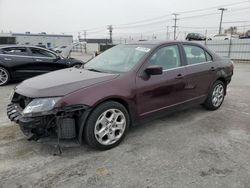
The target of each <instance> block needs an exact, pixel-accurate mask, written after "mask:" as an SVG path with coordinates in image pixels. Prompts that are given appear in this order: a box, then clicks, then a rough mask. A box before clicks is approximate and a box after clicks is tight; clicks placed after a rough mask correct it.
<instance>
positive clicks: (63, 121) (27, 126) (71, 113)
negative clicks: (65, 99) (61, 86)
mask: <svg viewBox="0 0 250 188" xmlns="http://www.w3.org/2000/svg"><path fill="white" fill-rule="evenodd" d="M87 108H88V107H87V106H84V105H74V106H67V107H63V108H60V109H55V110H54V111H53V113H50V114H47V115H42V116H35V117H25V116H24V115H23V114H22V111H23V109H22V108H21V107H20V105H19V104H18V103H11V104H9V105H8V107H7V116H8V118H9V119H10V120H11V121H13V122H15V123H17V124H18V125H19V126H20V129H21V130H22V132H23V133H24V135H26V136H27V138H28V140H38V139H40V138H42V137H48V136H52V135H57V137H60V138H61V139H73V138H76V136H77V132H78V131H79V125H78V119H79V117H80V116H81V115H82V113H84V111H85V110H86V109H87Z"/></svg>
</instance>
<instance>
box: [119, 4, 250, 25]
mask: <svg viewBox="0 0 250 188" xmlns="http://www.w3.org/2000/svg"><path fill="white" fill-rule="evenodd" d="M243 3H249V1H241V2H237V3H230V4H223V5H218V6H212V7H208V8H203V9H194V10H190V11H182V12H177V13H178V14H188V13H193V12H201V11H206V10H212V9H216V8H218V7H230V6H233V5H239V4H243ZM171 15H172V14H165V15H162V16H158V17H154V18H150V19H145V20H140V21H136V22H129V23H123V24H116V25H115V26H117V27H118V26H127V25H135V24H138V23H144V22H149V21H154V20H159V19H163V18H166V17H168V16H171Z"/></svg>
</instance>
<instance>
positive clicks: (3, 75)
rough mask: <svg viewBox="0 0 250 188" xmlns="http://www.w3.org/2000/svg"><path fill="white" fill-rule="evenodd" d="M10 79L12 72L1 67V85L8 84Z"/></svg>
mask: <svg viewBox="0 0 250 188" xmlns="http://www.w3.org/2000/svg"><path fill="white" fill-rule="evenodd" d="M9 81H10V73H9V71H7V70H6V69H5V68H3V67H0V86H3V85H6V84H7V83H8V82H9Z"/></svg>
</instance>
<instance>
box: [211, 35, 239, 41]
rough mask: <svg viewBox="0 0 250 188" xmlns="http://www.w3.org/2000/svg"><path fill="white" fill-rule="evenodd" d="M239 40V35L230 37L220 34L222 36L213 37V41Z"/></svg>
mask: <svg viewBox="0 0 250 188" xmlns="http://www.w3.org/2000/svg"><path fill="white" fill-rule="evenodd" d="M231 37H232V39H237V38H239V36H238V35H232V36H231V35H229V34H220V35H214V36H213V37H211V40H229V39H231Z"/></svg>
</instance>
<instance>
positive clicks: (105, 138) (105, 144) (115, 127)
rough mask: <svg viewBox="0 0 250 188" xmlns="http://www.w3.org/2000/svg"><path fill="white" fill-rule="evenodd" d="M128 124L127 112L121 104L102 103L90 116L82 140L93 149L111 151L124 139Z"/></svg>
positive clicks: (113, 102) (112, 102)
mask: <svg viewBox="0 0 250 188" xmlns="http://www.w3.org/2000/svg"><path fill="white" fill-rule="evenodd" d="M129 122H130V120H129V114H128V111H127V110H126V108H125V107H124V106H123V105H122V104H120V103H118V102H115V101H108V102H104V103H102V104H100V105H99V106H97V107H96V108H95V109H94V110H93V112H92V113H91V114H90V116H89V118H88V120H87V122H86V125H85V129H84V139H85V141H86V142H87V144H88V145H89V146H91V147H93V148H95V149H98V150H107V149H111V148H113V147H115V146H117V145H119V144H120V142H121V141H122V140H123V139H124V137H125V135H126V133H127V131H128V128H129Z"/></svg>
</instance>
